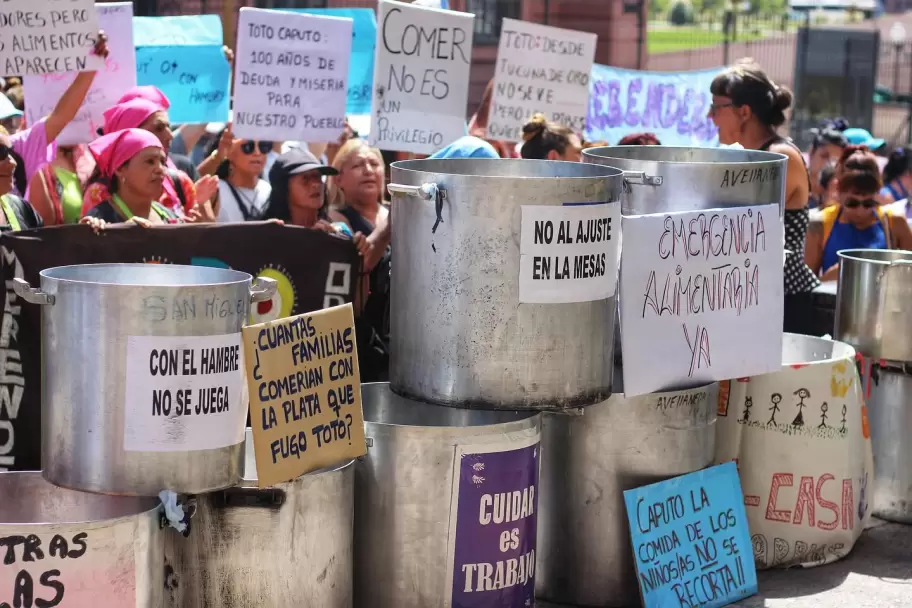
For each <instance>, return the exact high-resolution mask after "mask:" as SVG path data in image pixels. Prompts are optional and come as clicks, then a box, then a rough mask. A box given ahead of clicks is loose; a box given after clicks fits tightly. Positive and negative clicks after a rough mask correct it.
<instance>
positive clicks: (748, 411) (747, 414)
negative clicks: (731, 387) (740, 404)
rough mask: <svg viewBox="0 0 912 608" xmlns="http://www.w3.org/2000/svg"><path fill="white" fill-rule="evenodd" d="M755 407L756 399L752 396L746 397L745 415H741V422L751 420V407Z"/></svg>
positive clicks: (744, 422)
mask: <svg viewBox="0 0 912 608" xmlns="http://www.w3.org/2000/svg"><path fill="white" fill-rule="evenodd" d="M752 407H754V400H753V398H752V397H745V398H744V415H743V416H742V417H741V422H742V423H743V424H746V423H748V422H750V419H751V408H752Z"/></svg>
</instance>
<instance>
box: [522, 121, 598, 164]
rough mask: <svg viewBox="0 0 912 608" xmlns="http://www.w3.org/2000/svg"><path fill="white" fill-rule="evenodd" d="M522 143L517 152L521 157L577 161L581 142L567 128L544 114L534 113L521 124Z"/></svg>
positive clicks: (580, 153)
mask: <svg viewBox="0 0 912 608" xmlns="http://www.w3.org/2000/svg"><path fill="white" fill-rule="evenodd" d="M522 138H523V145H522V148H520V150H519V153H520V155H521V156H522V157H523V158H532V159H538V160H568V161H573V162H579V161H580V159H581V158H582V151H583V142H582V141H581V140H580V138H579V136H578V135H577V134H576V133H574V132H573V131H571V130H570V129H569V128H567V127H565V126H563V125H559V124H557V123H553V122H551V121H549V120H548V119H547V118H545V115H544V114H535V115H534V116H532V118H531V119H530V120H529V122H527V123H526V124H525V125H523V128H522Z"/></svg>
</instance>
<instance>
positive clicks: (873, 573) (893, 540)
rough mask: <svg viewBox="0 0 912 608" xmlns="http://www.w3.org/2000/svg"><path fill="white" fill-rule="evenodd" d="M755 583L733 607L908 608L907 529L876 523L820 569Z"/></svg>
mask: <svg viewBox="0 0 912 608" xmlns="http://www.w3.org/2000/svg"><path fill="white" fill-rule="evenodd" d="M757 579H758V583H759V585H758V586H759V593H758V594H757V595H755V596H753V597H750V598H748V599H746V600H743V601H741V602H738V603H737V604H734V606H739V607H742V608H912V526H902V525H898V524H888V523H886V522H881V521H876V520H875V522H874V523H872V525H871V527H870V528H869V529H868V530H866V531H865V533H864V534H863V535H862V537H861V538H860V539H859V540H858V542H857V543H856V544H855V548H854V549H853V550H852V553H851V554H849V556H848V557H847V558H845V559H843V560H841V561H838V562H836V563H833V564H829V565H827V566H823V567H821V568H810V569H807V570H767V571H764V572H758V573H757ZM536 606H537V607H538V608H565V607H563V606H557V605H555V604H546V603H544V602H537V603H536ZM670 608H674V607H670Z"/></svg>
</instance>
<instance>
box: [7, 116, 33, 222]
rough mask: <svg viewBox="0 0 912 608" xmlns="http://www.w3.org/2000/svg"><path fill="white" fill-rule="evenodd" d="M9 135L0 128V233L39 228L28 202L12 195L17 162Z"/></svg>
mask: <svg viewBox="0 0 912 608" xmlns="http://www.w3.org/2000/svg"><path fill="white" fill-rule="evenodd" d="M12 151H13V149H12V143H11V142H10V136H9V133H7V132H6V129H5V128H3V127H2V126H0V210H2V212H3V218H2V220H0V231H7V230H13V231H18V230H25V229H29V228H40V227H41V217H40V216H39V215H38V214H37V213H35V209H34V208H33V207H32V206H31V205H29V203H28V201H26V200H24V199H22V198H20V197H18V196H16V195H14V194H12V190H13V176H14V174H15V172H16V167H17V162H16V159H15V158H13V154H12Z"/></svg>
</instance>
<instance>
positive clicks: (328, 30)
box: [232, 8, 354, 142]
mask: <svg viewBox="0 0 912 608" xmlns="http://www.w3.org/2000/svg"><path fill="white" fill-rule="evenodd" d="M239 19H240V20H239V23H238V43H237V57H236V58H235V73H234V122H233V123H232V130H233V132H234V135H235V137H241V138H245V139H254V140H260V141H286V140H293V141H311V142H328V141H335V140H336V139H338V138H339V135H340V134H341V133H342V131H344V130H345V104H346V102H347V99H348V63H349V60H350V59H351V48H352V27H353V23H354V22H353V21H352V20H351V19H347V18H342V17H328V16H317V15H311V14H305V13H289V12H287V11H272V10H264V9H257V8H242V9H241V11H240V18H239Z"/></svg>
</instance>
